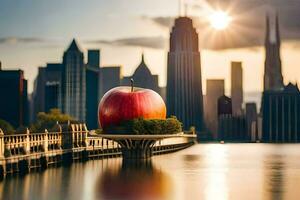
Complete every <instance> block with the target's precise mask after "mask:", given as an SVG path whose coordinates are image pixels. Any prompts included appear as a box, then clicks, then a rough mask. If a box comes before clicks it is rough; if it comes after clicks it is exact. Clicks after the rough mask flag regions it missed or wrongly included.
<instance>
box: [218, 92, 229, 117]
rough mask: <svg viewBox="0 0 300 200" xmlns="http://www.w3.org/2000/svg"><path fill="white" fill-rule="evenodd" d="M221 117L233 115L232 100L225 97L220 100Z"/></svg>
mask: <svg viewBox="0 0 300 200" xmlns="http://www.w3.org/2000/svg"><path fill="white" fill-rule="evenodd" d="M220 115H232V101H231V98H229V97H227V96H225V95H223V96H221V97H219V98H218V116H220Z"/></svg>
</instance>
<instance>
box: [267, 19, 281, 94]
mask: <svg viewBox="0 0 300 200" xmlns="http://www.w3.org/2000/svg"><path fill="white" fill-rule="evenodd" d="M280 43H281V42H280V33H279V21H278V16H277V15H276V18H275V36H274V38H273V37H272V35H271V31H270V21H269V16H267V17H266V38H265V50H266V60H265V72H264V91H266V90H281V89H283V87H284V85H283V77H282V73H281V59H280Z"/></svg>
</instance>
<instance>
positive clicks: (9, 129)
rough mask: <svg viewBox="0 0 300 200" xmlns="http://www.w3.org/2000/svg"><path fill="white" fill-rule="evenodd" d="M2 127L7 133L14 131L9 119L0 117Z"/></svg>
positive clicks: (0, 127)
mask: <svg viewBox="0 0 300 200" xmlns="http://www.w3.org/2000/svg"><path fill="white" fill-rule="evenodd" d="M0 129H1V130H2V131H3V133H5V134H9V133H13V132H14V131H15V130H14V127H13V126H12V125H11V124H10V123H8V122H7V121H5V120H3V119H0Z"/></svg>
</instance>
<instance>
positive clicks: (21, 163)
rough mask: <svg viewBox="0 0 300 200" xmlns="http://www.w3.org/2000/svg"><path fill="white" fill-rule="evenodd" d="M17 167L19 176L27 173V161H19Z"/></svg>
mask: <svg viewBox="0 0 300 200" xmlns="http://www.w3.org/2000/svg"><path fill="white" fill-rule="evenodd" d="M18 167H19V173H20V174H25V173H27V172H29V161H28V160H27V159H23V160H19V163H18Z"/></svg>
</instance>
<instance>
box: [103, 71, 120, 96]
mask: <svg viewBox="0 0 300 200" xmlns="http://www.w3.org/2000/svg"><path fill="white" fill-rule="evenodd" d="M120 82H121V67H120V66H110V67H108V66H107V67H101V68H100V83H99V87H100V99H101V98H102V97H103V95H104V94H105V93H106V92H107V91H108V90H110V89H112V88H114V87H118V86H120Z"/></svg>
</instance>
